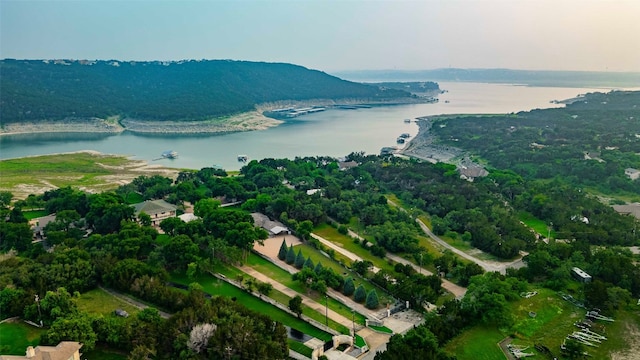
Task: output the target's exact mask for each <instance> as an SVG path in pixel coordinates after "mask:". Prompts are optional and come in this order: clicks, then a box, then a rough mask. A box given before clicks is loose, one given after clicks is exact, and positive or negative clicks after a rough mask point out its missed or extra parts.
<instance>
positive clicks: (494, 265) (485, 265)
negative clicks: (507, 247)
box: [387, 199, 527, 274]
mask: <svg viewBox="0 0 640 360" xmlns="http://www.w3.org/2000/svg"><path fill="white" fill-rule="evenodd" d="M387 202H388V203H389V204H390V205H391V206H394V207H397V208H398V209H400V210H401V211H405V212H406V211H407V210H405V209H404V208H402V207H401V206H399V205H398V204H396V203H395V202H393V201H391V200H388V199H387ZM415 220H416V222H417V223H418V225H420V228H421V229H422V231H423V232H424V233H425V234H427V235H428V236H429V237H430V238H431V239H433V240H434V241H435V242H437V243H438V244H440V245H442V246H443V247H444V248H446V249H448V250H451V252H453V253H455V254H457V255H459V256H461V257H463V258H465V259H467V260H469V261H473V262H474V263H476V264H478V265H479V266H480V267H481V268H482V269H484V271H487V272H494V271H497V272H499V273H501V274H505V273H506V271H507V268H515V269H518V268H521V267H523V266H524V263H523V262H522V257H523V256H525V255H527V253H524V252H521V254H520V257H519V258H518V259H516V260H514V261H511V262H505V263H503V262H495V261H491V262H489V261H484V260H480V259H478V258H477V257H475V256H472V255H469V254H467V253H466V252H464V251H462V250H460V249H457V248H455V247H453V246H452V245H450V244H449V243H447V242H446V241H444V240H442V239H441V238H440V237H439V236H437V235H436V234H434V233H433V232H432V231H431V229H429V228H428V227H427V225H425V224H424V223H423V222H422V220H420V219H418V218H417V217H416V219H415Z"/></svg>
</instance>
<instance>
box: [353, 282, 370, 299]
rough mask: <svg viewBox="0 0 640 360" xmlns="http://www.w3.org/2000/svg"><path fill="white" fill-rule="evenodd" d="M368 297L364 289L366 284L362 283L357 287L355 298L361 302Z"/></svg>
mask: <svg viewBox="0 0 640 360" xmlns="http://www.w3.org/2000/svg"><path fill="white" fill-rule="evenodd" d="M366 297H367V291H366V290H365V289H364V286H362V285H360V286H358V288H357V289H356V292H355V293H354V294H353V300H355V301H356V302H359V303H361V302H364V300H365V298H366Z"/></svg>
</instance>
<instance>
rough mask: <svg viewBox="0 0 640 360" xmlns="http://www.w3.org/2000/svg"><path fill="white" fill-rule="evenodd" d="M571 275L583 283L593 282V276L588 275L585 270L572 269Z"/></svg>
mask: <svg viewBox="0 0 640 360" xmlns="http://www.w3.org/2000/svg"><path fill="white" fill-rule="evenodd" d="M571 275H573V277H574V278H575V279H576V280H578V281H580V282H583V283H588V282H591V275H589V274H587V273H586V272H585V271H584V270H582V269H580V268H577V267H574V268H572V269H571Z"/></svg>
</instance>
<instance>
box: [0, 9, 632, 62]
mask: <svg viewBox="0 0 640 360" xmlns="http://www.w3.org/2000/svg"><path fill="white" fill-rule="evenodd" d="M0 36H1V38H0V57H2V58H19V59H45V58H46V59H54V58H65V59H119V60H158V59H159V60H179V59H239V60H256V61H269V62H290V63H295V64H300V65H303V66H306V67H310V68H314V69H320V70H324V71H335V70H354V69H434V68H443V67H460V68H512V69H534V70H538V69H548V70H595V71H640V0H626V1H613V0H465V1H457V0H423V1H417V0H416V1H364V0H361V1H355V0H354V1H322V0H316V1H313V0H306V1H244V0H235V1H214V0H211V1H178V0H175V1H155V0H137V1H111V0H84V1H57V0H49V1H29V0H20V1H15V0H0Z"/></svg>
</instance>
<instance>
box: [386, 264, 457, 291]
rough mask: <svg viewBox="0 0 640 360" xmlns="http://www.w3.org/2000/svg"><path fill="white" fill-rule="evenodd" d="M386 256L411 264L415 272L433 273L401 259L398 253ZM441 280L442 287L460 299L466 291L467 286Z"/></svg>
mask: <svg viewBox="0 0 640 360" xmlns="http://www.w3.org/2000/svg"><path fill="white" fill-rule="evenodd" d="M387 258H389V259H391V260H393V261H395V262H398V263H401V264H404V265H411V266H412V267H413V268H414V269H415V270H416V271H417V272H419V273H421V274H425V275H433V273H432V272H431V271H429V270H427V269H425V268H422V267H420V266H418V265H416V264H414V263H412V262H411V261H409V260H406V259H403V258H401V257H400V256H398V255H393V254H387ZM441 280H442V287H443V288H445V290H447V291H449V292H450V293H452V294H453V295H454V296H455V297H456V298H457V299H462V297H463V296H464V294H466V293H467V288H465V287H462V286H460V285H456V284H454V283H452V282H451V281H449V280H446V279H441Z"/></svg>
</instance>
